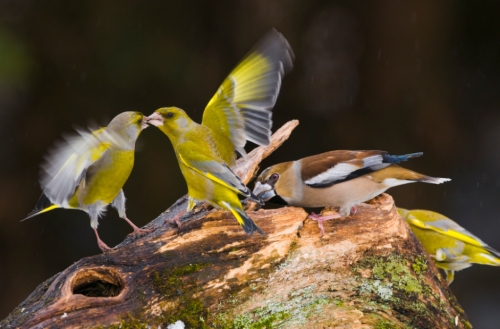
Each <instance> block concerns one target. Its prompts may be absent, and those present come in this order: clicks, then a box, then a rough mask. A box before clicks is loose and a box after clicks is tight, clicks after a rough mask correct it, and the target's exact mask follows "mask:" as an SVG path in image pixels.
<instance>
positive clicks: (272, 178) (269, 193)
mask: <svg viewBox="0 0 500 329" xmlns="http://www.w3.org/2000/svg"><path fill="white" fill-rule="evenodd" d="M290 164H291V163H290V162H286V163H280V164H277V165H274V166H272V167H269V168H267V169H266V170H264V171H263V172H262V173H261V174H260V175H259V177H258V178H257V182H256V183H255V187H254V189H253V194H255V195H256V196H257V197H259V198H260V199H261V200H262V201H271V202H273V203H277V204H285V205H286V204H288V203H287V202H286V201H285V200H283V198H282V197H281V196H280V193H279V190H280V186H281V185H283V184H281V180H280V179H281V176H282V174H283V173H284V172H285V171H286V170H287V169H288V168H289V167H290Z"/></svg>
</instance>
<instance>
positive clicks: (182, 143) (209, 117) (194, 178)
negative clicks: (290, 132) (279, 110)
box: [148, 30, 294, 235]
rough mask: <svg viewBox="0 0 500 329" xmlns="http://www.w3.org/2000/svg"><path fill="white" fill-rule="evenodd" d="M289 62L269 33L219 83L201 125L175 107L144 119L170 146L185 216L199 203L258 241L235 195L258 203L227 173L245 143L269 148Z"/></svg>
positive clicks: (277, 37) (287, 51)
mask: <svg viewBox="0 0 500 329" xmlns="http://www.w3.org/2000/svg"><path fill="white" fill-rule="evenodd" d="M293 58H294V55H293V51H292V49H291V47H290V45H289V44H288V42H287V41H286V39H285V38H284V37H283V36H282V35H281V34H280V33H279V32H277V31H276V30H272V31H270V32H269V33H268V34H267V35H265V36H264V37H263V38H262V39H261V40H260V41H259V42H258V43H257V45H256V46H255V47H254V48H253V50H251V51H250V52H249V54H248V55H247V56H246V57H245V58H244V59H243V60H242V61H241V62H240V63H239V64H238V65H237V66H236V68H235V69H234V70H233V71H232V72H231V73H230V74H229V76H228V77H227V78H226V79H225V80H224V81H223V83H222V85H221V86H220V87H219V89H218V90H217V92H216V93H215V95H214V96H213V97H212V99H211V100H210V101H209V102H208V105H207V106H206V108H205V111H204V113H203V119H202V123H201V124H198V123H196V122H194V121H193V120H191V118H190V117H189V116H188V115H187V114H186V112H184V111H183V110H181V109H179V108H176V107H165V108H160V109H158V110H156V111H155V112H154V113H153V114H152V115H150V116H149V117H148V124H151V125H154V126H157V127H158V128H159V129H160V130H161V131H162V132H163V133H165V135H167V136H168V138H169V139H170V141H171V142H172V145H173V147H174V151H175V154H176V157H177V160H178V162H179V166H180V169H181V172H182V174H183V175H184V178H185V180H186V183H187V186H188V197H189V201H188V207H187V211H190V210H192V209H193V207H194V205H195V202H196V201H205V202H207V203H209V204H210V205H212V206H214V207H216V208H222V209H225V210H228V211H230V212H231V213H232V214H233V215H234V217H235V218H236V219H237V221H238V223H239V224H240V225H241V226H242V228H243V229H244V231H245V232H246V233H249V234H251V233H253V232H254V231H257V232H259V233H260V234H262V235H263V233H262V231H261V230H260V229H259V228H258V227H257V225H256V224H255V223H254V222H253V221H252V219H251V218H250V217H249V216H248V215H247V214H246V213H245V211H244V210H243V207H242V205H241V202H240V200H239V198H238V195H241V196H243V197H250V198H252V199H254V200H257V201H259V202H260V200H259V199H258V198H257V197H255V196H254V195H253V194H252V192H251V190H250V189H249V188H248V187H247V186H245V184H244V183H243V182H242V181H241V180H240V179H239V178H238V176H237V175H236V174H235V173H234V172H233V171H232V170H231V168H230V167H231V166H233V165H234V164H235V161H236V152H238V153H239V154H240V155H242V156H246V153H245V150H244V146H245V144H246V141H247V140H249V141H251V142H253V143H255V144H258V145H268V144H269V142H270V136H271V126H272V120H271V117H272V112H271V110H272V108H273V107H274V105H275V103H276V99H277V97H278V93H279V91H280V87H281V80H282V78H283V76H284V75H285V73H286V72H288V71H290V70H291V68H292V66H293V65H292V62H293ZM176 219H177V217H176Z"/></svg>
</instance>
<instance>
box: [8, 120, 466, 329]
mask: <svg viewBox="0 0 500 329" xmlns="http://www.w3.org/2000/svg"><path fill="white" fill-rule="evenodd" d="M297 124H298V123H297V122H290V123H289V124H288V125H286V126H284V127H282V129H280V130H279V131H278V132H277V133H276V134H275V135H274V136H273V143H272V145H271V146H269V148H268V149H267V150H266V149H265V148H258V149H257V150H256V151H255V152H253V153H251V154H249V156H248V159H247V160H246V161H247V163H241V162H240V163H239V168H240V169H239V171H240V173H241V174H245V176H244V180H245V181H246V182H248V180H249V179H250V178H251V177H252V176H253V175H254V174H255V172H256V170H257V166H258V164H259V162H260V161H261V160H262V158H263V157H265V156H267V155H268V154H270V153H271V152H272V151H273V150H274V149H275V148H277V147H279V145H281V143H282V142H283V141H284V140H286V138H288V135H289V134H290V132H291V130H293V128H294V127H295V126H296V125H297ZM252 162H253V163H252ZM185 207H186V198H185V197H183V198H181V199H180V200H178V201H177V202H176V203H175V204H174V205H172V207H170V208H169V210H167V211H166V212H165V213H163V214H162V215H161V216H160V217H158V218H157V219H155V220H154V221H153V222H151V223H150V224H148V227H154V228H156V230H155V231H154V232H152V233H150V234H148V235H145V236H142V237H138V238H127V239H126V240H125V241H124V242H123V243H122V244H120V245H119V246H117V247H116V248H115V249H114V250H113V251H111V252H109V253H105V254H100V255H96V256H92V257H87V258H84V259H82V260H80V261H78V262H77V263H75V264H73V265H72V266H70V267H69V268H68V269H66V270H65V271H63V272H61V273H59V274H57V275H55V276H53V277H52V278H50V279H49V280H47V281H46V282H44V283H43V284H42V285H40V286H39V287H38V288H37V289H36V290H35V291H34V292H33V293H32V294H31V295H30V296H29V297H28V298H27V299H26V300H25V301H24V302H23V303H22V304H21V305H19V306H18V307H17V308H16V309H15V310H14V311H13V312H12V313H11V314H10V315H9V316H8V317H7V318H6V319H4V320H3V321H2V322H1V323H0V328H89V327H107V326H112V327H116V328H118V327H120V328H147V327H148V326H149V327H151V328H158V326H161V328H166V327H167V325H168V324H171V323H174V322H176V321H177V320H181V321H183V322H184V323H185V324H186V327H187V328H275V327H281V328H408V327H411V328H467V327H469V324H468V322H467V319H466V315H465V314H464V313H463V310H462V309H461V308H460V306H459V305H458V303H457V301H456V299H455V297H454V296H453V295H452V293H451V291H450V290H449V288H448V287H447V286H446V282H445V280H444V279H443V277H442V276H441V275H440V274H439V272H438V271H437V269H436V267H435V266H434V264H433V263H432V261H431V259H430V258H429V256H428V255H427V254H425V252H424V251H423V249H422V247H421V246H420V244H419V243H418V241H417V240H416V239H415V237H414V236H413V234H411V231H410V230H409V228H408V226H407V225H406V223H405V222H404V221H403V220H402V219H401V217H400V216H399V215H398V214H397V211H396V209H395V206H394V202H393V200H392V198H391V197H390V196H389V195H387V194H383V195H381V196H380V197H378V198H376V199H375V200H373V201H372V202H371V204H363V205H360V206H359V207H358V212H357V214H356V215H353V216H350V217H347V218H345V219H340V220H331V221H327V222H325V232H326V234H325V236H324V237H322V238H320V231H319V229H318V227H317V224H316V222H314V221H312V220H310V219H306V217H307V213H306V212H305V211H304V210H303V209H301V208H295V207H285V208H279V209H272V210H262V209H261V210H258V211H249V215H250V216H251V217H252V219H253V220H254V221H255V222H256V223H257V225H258V226H259V227H260V228H261V229H262V230H263V231H264V232H265V233H266V237H265V238H263V237H261V236H259V235H254V236H248V235H246V234H245V233H244V232H243V231H242V230H241V228H240V227H239V225H238V224H237V223H236V221H235V220H234V219H233V218H232V216H231V215H230V214H229V213H227V212H224V211H219V210H207V209H206V208H205V207H197V208H195V210H197V212H196V213H194V214H193V215H192V216H190V217H189V218H186V219H185V221H184V222H183V226H182V228H181V229H178V228H176V227H173V226H172V225H170V224H163V223H164V220H165V219H166V218H173V217H174V216H175V215H176V214H177V213H178V212H180V211H182V210H184V209H185Z"/></svg>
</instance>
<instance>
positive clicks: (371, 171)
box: [253, 150, 450, 235]
mask: <svg viewBox="0 0 500 329" xmlns="http://www.w3.org/2000/svg"><path fill="white" fill-rule="evenodd" d="M422 154H423V153H422V152H419V153H412V154H407V155H389V154H388V153H387V152H385V151H343V150H342V151H331V152H326V153H322V154H318V155H313V156H310V157H306V158H303V159H300V160H297V161H290V162H283V163H280V164H277V165H274V166H271V167H269V168H267V169H266V170H264V171H263V172H262V173H261V174H260V176H259V177H258V178H257V183H256V184H255V188H254V190H253V193H254V194H255V195H257V196H258V197H260V198H261V199H262V200H263V201H268V200H270V201H271V202H273V203H277V204H285V205H291V206H300V207H311V208H317V207H339V208H340V210H339V213H340V215H342V216H348V215H349V214H350V213H351V210H352V211H353V212H354V213H355V212H356V207H355V206H356V205H357V204H360V203H362V202H365V201H368V200H370V199H372V198H374V197H376V196H377V195H379V194H381V193H383V192H385V191H386V190H387V189H388V188H391V187H393V186H398V185H403V184H408V183H414V182H424V183H431V184H441V183H444V182H447V181H449V180H450V179H449V178H435V177H430V176H426V175H422V174H419V173H417V172H414V171H411V170H408V169H405V168H402V167H400V166H398V165H397V164H398V163H400V162H401V161H407V160H408V159H410V158H414V157H419V156H421V155H422ZM309 217H310V218H312V219H314V220H317V221H318V225H319V227H320V229H321V233H322V235H323V233H324V230H323V224H322V222H323V221H325V220H328V219H332V218H337V217H340V216H339V215H331V216H319V215H316V214H314V213H312V214H311V215H310V216H309Z"/></svg>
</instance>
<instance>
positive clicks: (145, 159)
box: [0, 0, 500, 328]
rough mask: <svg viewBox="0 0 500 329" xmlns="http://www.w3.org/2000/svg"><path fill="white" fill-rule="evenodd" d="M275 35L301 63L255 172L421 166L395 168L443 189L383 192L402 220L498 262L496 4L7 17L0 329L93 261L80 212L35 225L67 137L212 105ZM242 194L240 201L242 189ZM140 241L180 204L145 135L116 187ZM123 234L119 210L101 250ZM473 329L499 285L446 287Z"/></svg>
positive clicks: (71, 7) (3, 33) (315, 5)
mask: <svg viewBox="0 0 500 329" xmlns="http://www.w3.org/2000/svg"><path fill="white" fill-rule="evenodd" d="M271 27H276V28H277V29H278V30H279V31H281V32H282V33H283V34H284V36H285V37H286V38H287V39H288V41H289V42H290V44H291V46H292V47H293V49H294V51H295V55H296V61H295V67H294V70H293V71H292V72H291V74H289V75H288V76H286V77H285V79H284V83H283V86H282V91H281V94H280V96H279V99H278V102H277V105H276V107H275V109H274V127H275V128H277V127H279V126H281V125H282V124H283V123H284V122H286V121H288V120H290V119H299V120H300V122H301V124H300V126H299V127H298V128H297V129H296V131H295V132H294V133H293V135H292V137H291V139H290V140H289V141H288V142H286V143H285V144H284V145H283V146H282V147H281V148H280V149H279V150H278V151H277V152H276V153H274V154H273V155H272V156H271V158H269V159H267V160H266V161H265V162H264V164H263V166H265V167H267V166H268V165H271V164H273V163H276V162H281V161H285V160H293V159H298V158H301V157H304V156H307V155H312V154H316V153H320V152H324V151H329V150H335V149H382V150H387V151H390V152H391V153H393V154H406V153H411V152H417V151H423V152H424V153H425V156H424V157H422V158H418V159H412V160H411V161H410V162H409V163H407V164H405V166H406V167H408V168H411V169H413V170H416V171H419V172H422V173H425V174H428V175H432V176H437V177H450V178H452V181H451V182H450V183H447V184H444V185H439V186H434V185H428V184H410V185H406V186H402V187H396V188H394V189H392V190H390V193H391V194H392V195H393V196H394V198H395V200H396V202H397V205H398V206H402V207H407V208H424V209H431V210H435V211H438V212H442V213H443V214H445V215H447V216H449V217H451V218H453V219H455V220H456V221H457V222H458V223H460V224H461V225H463V226H464V227H465V228H467V229H468V230H470V231H471V232H473V233H474V234H476V235H478V236H479V237H481V238H482V239H483V240H484V241H486V242H487V243H488V244H490V245H491V246H492V247H494V248H497V249H500V240H499V238H498V236H499V230H500V217H499V215H500V176H499V174H498V168H499V165H500V152H499V151H500V145H499V140H500V93H499V92H500V3H498V2H497V1H474V2H472V1H419V2H410V1H269V0H259V1H227V2H217V1H186V0H182V1H162V2H151V1H148V2H139V1H120V2H118V1H116V2H112V1H71V2H67V1H59V2H56V1H43V2H42V1H38V2H36V1H2V2H1V3H0V264H1V265H0V282H2V293H1V294H0V318H3V317H4V316H6V315H7V314H8V312H10V311H11V310H12V309H13V308H14V307H15V306H16V305H17V304H18V303H20V302H21V301H22V300H23V299H25V298H26V297H27V296H28V294H29V293H30V292H31V291H32V290H33V289H34V288H35V287H36V286H37V285H38V284H40V283H42V282H43V281H44V280H46V279H48V278H49V277H50V276H52V275H54V274H55V273H57V272H59V271H62V270H63V269H65V268H66V267H67V266H69V265H70V264H71V263H73V262H75V261H77V260H78V259H80V258H82V257H85V256H90V255H94V254H96V253H99V249H98V248H97V244H96V241H95V237H94V233H93V232H92V230H91V229H90V226H89V219H88V217H87V215H86V214H85V213H84V212H81V211H71V210H55V211H52V212H50V213H47V214H43V215H41V216H38V217H36V218H33V219H31V220H29V221H26V222H22V223H20V222H19V221H20V220H21V219H22V218H24V217H25V216H26V215H27V214H28V213H29V212H30V211H31V210H32V208H33V207H34V205H35V203H36V201H37V198H38V196H39V195H40V192H41V191H40V187H39V185H38V183H37V180H38V168H39V163H41V161H42V159H43V156H44V153H45V152H46V150H47V149H48V148H49V147H50V146H51V145H52V143H53V142H54V141H56V140H58V139H60V136H61V135H62V134H64V133H68V132H71V131H72V126H74V125H78V126H85V125H86V124H87V123H89V122H91V121H95V122H97V123H99V124H102V125H106V124H107V123H108V122H109V120H111V118H113V117H114V116H115V115H117V114H118V113H120V112H123V111H131V110H134V111H141V112H144V113H145V114H150V113H152V112H153V111H154V110H155V109H157V108H158V107H161V106H172V105H176V106H179V107H181V108H183V109H185V110H186V111H187V112H188V114H189V115H191V116H192V117H193V119H195V120H197V121H199V120H200V119H201V115H202V111H203V109H204V107H205V105H206V103H207V102H208V100H209V99H210V98H211V97H212V95H213V94H214V93H215V91H216V89H217V88H218V86H219V84H220V83H221V82H222V80H223V79H224V77H225V76H226V75H227V74H228V73H229V72H230V70H231V69H232V68H233V67H234V66H235V64H236V63H237V62H238V61H239V60H240V59H242V57H243V56H244V54H245V53H246V52H247V50H248V49H249V48H250V47H251V46H252V45H253V44H254V43H255V42H256V41H257V40H258V39H259V38H260V37H261V36H262V35H263V34H264V33H265V32H266V31H267V30H269V29H270V28H271ZM251 186H253V184H251ZM124 190H125V194H126V196H127V197H128V203H127V205H128V209H129V210H128V215H129V217H130V218H131V219H132V220H133V221H135V223H137V224H138V225H139V226H143V225H145V224H146V223H148V222H149V221H150V220H152V219H153V218H155V217H156V216H157V215H158V214H159V213H160V212H161V211H163V210H165V209H166V208H167V207H168V206H169V205H171V204H172V203H173V202H174V201H175V200H176V199H177V198H179V197H181V196H182V195H183V194H185V192H186V187H185V184H184V181H183V178H182V176H181V174H180V172H179V169H178V166H177V163H176V160H175V157H174V153H173V152H172V149H171V145H170V143H169V141H168V139H167V138H166V136H164V135H163V134H162V133H161V132H160V131H159V130H158V129H155V128H149V129H147V130H146V131H145V132H144V133H143V134H142V135H141V137H140V138H139V141H138V144H137V154H136V166H135V168H134V171H133V172H132V175H131V177H130V179H129V180H128V182H127V184H126V185H125V188H124ZM130 231H131V230H130V227H129V226H128V225H127V224H126V223H125V222H124V221H123V220H121V219H119V218H118V217H117V214H116V212H115V211H114V210H111V211H109V214H108V215H106V216H105V218H103V219H102V220H101V226H100V227H99V232H100V234H101V237H102V238H103V240H104V241H106V242H107V243H108V244H109V245H111V246H113V245H115V244H117V243H119V242H120V241H121V240H122V239H123V238H124V237H125V235H126V234H128V233H130ZM451 288H452V290H453V291H454V293H455V294H456V296H457V298H458V300H459V302H460V303H461V304H462V306H463V307H464V309H465V311H466V312H467V314H468V316H469V318H470V321H471V323H472V324H473V325H475V327H476V328H495V327H497V326H498V323H500V312H498V309H499V308H500V269H496V268H493V267H488V266H474V267H472V268H470V269H467V270H464V271H462V272H460V273H458V275H457V277H456V279H455V282H454V283H453V284H452V287H451Z"/></svg>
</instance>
